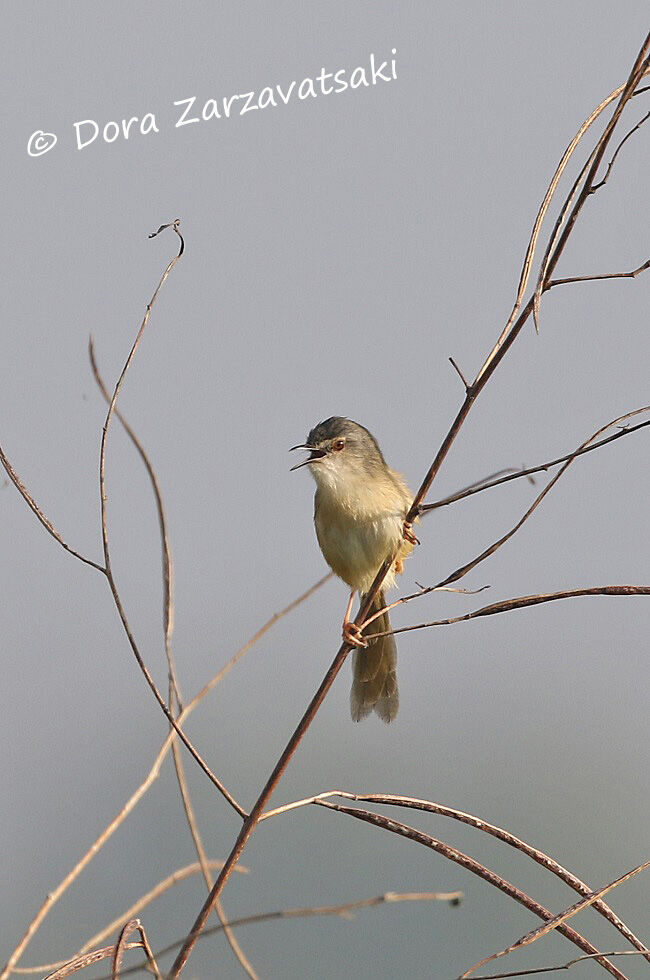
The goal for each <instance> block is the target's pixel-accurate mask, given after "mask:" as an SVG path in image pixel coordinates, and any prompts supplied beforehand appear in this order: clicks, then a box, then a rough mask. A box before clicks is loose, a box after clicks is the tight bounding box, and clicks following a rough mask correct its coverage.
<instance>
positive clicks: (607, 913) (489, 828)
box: [261, 790, 650, 962]
mask: <svg viewBox="0 0 650 980" xmlns="http://www.w3.org/2000/svg"><path fill="white" fill-rule="evenodd" d="M332 797H339V798H342V799H346V800H352V801H355V802H361V803H376V804H379V805H382V806H397V807H405V808H407V809H413V810H421V811H424V812H426V813H435V814H436V815H437V816H442V817H450V818H451V819H452V820H457V821H459V822H460V823H463V824H467V825H468V826H470V827H474V828H475V829H476V830H480V831H482V832H483V833H486V834H489V835H490V836H491V837H495V838H496V839H497V840H500V841H502V842H503V843H505V844H508V845H509V846H510V847H513V848H515V849H516V850H517V851H520V852H521V853H522V854H525V855H526V856H527V857H529V858H531V859H532V860H533V861H535V862H536V863H537V864H539V865H541V866H542V867H543V868H545V869H546V870H547V871H550V872H551V873H552V874H554V875H555V876H556V877H557V878H559V879H560V880H561V881H563V882H565V884H567V885H568V886H569V887H570V888H572V889H573V890H574V891H576V892H578V894H580V895H583V896H590V895H592V894H593V892H592V889H591V888H590V887H589V886H588V885H587V884H586V883H585V882H584V881H582V880H581V879H580V878H578V877H577V876H576V875H574V874H573V873H572V872H570V871H568V870H567V869H566V868H564V867H562V865H561V864H559V863H558V862H557V861H555V860H554V859H553V858H552V857H549V855H548V854H545V853H544V852H543V851H540V850H539V848H536V847H533V846H532V844H528V843H527V842H526V841H524V840H522V839H521V838H519V837H515V835H514V834H511V833H510V831H508V830H504V829H503V828H502V827H497V826H496V825H495V824H491V823H488V822H487V821H486V820H483V819H482V818H481V817H476V816H474V815H473V814H471V813H464V812H463V811H462V810H455V809H453V808H452V807H448V806H444V805H442V804H440V803H433V802H431V801H430V800H419V799H415V798H414V797H410V796H396V795H394V794H392V793H391V794H389V793H347V792H344V791H343V790H330V791H328V792H326V793H318V794H317V795H316V796H311V797H308V798H307V799H304V800H297V801H295V802H293V803H286V804H285V805H284V806H281V807H278V808H277V809H275V810H268V811H267V812H266V813H264V814H263V815H262V817H261V820H267V819H268V818H269V817H273V816H278V815H279V814H282V813H287V812H288V811H290V810H295V809H298V808H299V807H303V806H308V805H311V804H316V803H318V801H319V800H325V799H331V798H332ZM594 909H595V910H596V911H597V912H599V913H600V914H601V915H602V916H604V918H606V919H607V920H608V922H610V923H611V924H612V925H613V926H614V927H615V928H616V929H618V931H619V932H620V933H621V935H622V936H624V937H625V938H626V939H627V940H628V941H629V942H630V943H631V944H632V945H633V946H635V947H636V950H637V951H638V952H640V953H642V954H643V955H644V956H645V957H646V959H647V960H648V961H649V962H650V951H649V950H648V948H647V946H646V945H645V944H644V943H643V942H642V941H641V940H640V939H638V937H637V936H635V934H634V933H633V932H632V931H631V929H629V928H628V926H627V925H626V924H625V923H624V922H623V921H622V920H621V919H620V918H619V916H618V915H617V914H616V913H615V912H614V911H613V910H612V909H611V908H610V907H609V905H607V904H606V903H605V902H603V901H602V900H601V899H598V900H596V901H595V902H594Z"/></svg>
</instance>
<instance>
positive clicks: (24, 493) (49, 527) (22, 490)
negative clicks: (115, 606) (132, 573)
mask: <svg viewBox="0 0 650 980" xmlns="http://www.w3.org/2000/svg"><path fill="white" fill-rule="evenodd" d="M0 463H2V465H3V466H4V468H5V470H6V471H7V476H8V477H9V479H10V480H11V482H12V483H13V485H14V486H15V488H16V490H17V491H18V493H19V494H20V495H21V497H22V498H23V500H24V501H25V503H26V504H27V505H28V506H29V507H30V509H31V510H32V511H33V512H34V514H36V516H37V517H38V519H39V521H40V522H41V524H42V525H43V527H44V528H45V530H46V531H47V532H48V533H49V534H51V535H52V537H53V538H54V540H55V541H58V542H59V544H60V545H61V547H62V548H65V550H66V551H67V552H68V553H69V554H70V555H73V556H74V557H75V558H78V559H79V561H82V562H83V563H84V564H85V565H91V566H92V568H96V569H97V571H98V572H104V574H106V569H105V568H104V566H103V565H98V564H97V562H96V561H93V560H92V559H91V558H86V557H85V555H82V554H80V553H79V552H78V551H75V549H74V548H71V547H70V545H69V544H66V542H65V541H64V540H63V538H62V537H61V535H60V534H59V532H58V531H57V529H56V528H55V527H54V524H53V523H52V521H51V520H50V519H49V517H46V515H45V514H44V513H43V511H42V510H41V508H40V507H39V506H38V504H37V503H36V501H35V500H34V498H33V497H32V495H31V494H30V492H29V490H28V489H27V487H26V486H25V485H24V483H23V482H22V480H21V479H20V477H19V476H18V474H17V473H16V471H15V469H14V468H13V466H12V465H11V463H10V462H9V460H8V459H7V457H6V456H5V453H4V450H3V449H2V446H0Z"/></svg>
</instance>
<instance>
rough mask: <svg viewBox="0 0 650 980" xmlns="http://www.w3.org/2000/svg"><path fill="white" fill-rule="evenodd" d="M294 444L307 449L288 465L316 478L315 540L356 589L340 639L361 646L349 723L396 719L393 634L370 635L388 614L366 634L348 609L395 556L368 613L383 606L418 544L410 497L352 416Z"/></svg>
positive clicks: (384, 623)
mask: <svg viewBox="0 0 650 980" xmlns="http://www.w3.org/2000/svg"><path fill="white" fill-rule="evenodd" d="M293 449H307V450H309V452H310V455H309V456H308V458H307V459H305V460H303V461H302V463H298V464H297V465H296V466H292V467H291V469H292V470H297V469H299V467H301V466H309V469H310V472H311V474H312V476H313V477H314V480H315V481H316V495H315V497H314V525H315V527H316V537H317V538H318V543H319V545H320V548H321V551H322V552H323V557H324V558H325V561H326V562H327V564H328V565H329V566H330V568H331V569H332V571H333V572H334V573H335V574H336V575H338V576H339V578H341V579H343V581H344V582H346V583H347V584H348V585H349V587H350V589H351V590H352V591H351V593H350V599H349V601H348V605H347V609H346V612H345V616H344V618H343V639H344V640H346V641H347V642H348V643H351V644H352V645H353V646H355V647H356V648H357V649H355V651H354V653H353V658H352V675H353V680H352V690H351V692H350V710H351V713H352V720H353V721H361V719H362V718H365V717H366V716H367V715H369V714H370V713H371V711H375V712H376V713H377V714H378V715H379V717H380V718H381V719H382V721H385V722H391V721H393V719H394V718H395V716H396V715H397V710H398V708H399V692H398V688H397V647H396V644H395V637H394V636H378V637H377V638H376V639H374V640H373V639H371V637H372V636H373V634H374V633H380V632H381V633H383V632H385V631H387V630H390V628H391V626H390V621H389V618H388V613H387V612H384V613H382V614H381V615H380V616H378V617H377V619H374V620H373V622H372V623H371V624H369V625H368V626H367V627H366V629H365V630H364V631H363V632H361V630H360V629H359V628H358V627H357V626H355V625H354V623H353V622H351V621H350V610H351V609H352V603H353V601H354V594H355V592H358V593H359V597H360V600H361V601H362V602H363V597H364V595H365V593H366V592H367V591H368V590H369V589H370V586H371V585H372V583H373V581H374V579H375V576H376V575H377V572H378V571H379V569H380V567H381V565H382V564H383V562H384V561H385V559H386V558H388V557H389V555H395V559H394V561H393V564H392V566H391V568H390V570H389V572H388V574H387V575H386V578H385V579H384V583H383V586H382V589H381V591H380V592H379V593H378V594H377V596H376V597H375V599H374V601H373V604H372V607H371V609H370V612H369V613H368V618H370V617H371V616H373V615H374V614H375V613H377V612H379V610H380V609H383V608H384V606H385V605H386V601H385V598H384V589H386V588H389V587H390V586H391V585H393V584H394V582H395V575H396V574H399V573H401V571H402V563H403V561H404V559H405V558H406V557H407V556H408V555H409V554H410V553H411V551H412V550H413V546H414V545H415V544H417V538H416V537H415V535H414V534H413V532H412V530H411V526H410V524H407V523H406V516H407V514H408V511H409V509H410V507H411V504H412V502H413V494H412V493H411V491H410V490H409V488H408V487H407V485H406V483H405V481H404V478H403V477H402V476H401V474H400V473H396V472H395V470H392V469H390V467H389V466H387V464H386V461H385V459H384V457H383V456H382V453H381V450H380V448H379V446H378V445H377V441H376V439H375V438H374V436H372V435H371V433H370V432H368V430H367V429H365V428H364V427H363V426H362V425H359V423H358V422H353V421H352V420H351V419H346V418H339V417H337V416H334V417H333V418H330V419H326V420H325V421H324V422H320V423H319V424H318V425H317V426H316V427H315V428H314V429H312V430H311V432H310V433H309V435H308V436H307V442H306V443H304V444H302V445H300V446H293Z"/></svg>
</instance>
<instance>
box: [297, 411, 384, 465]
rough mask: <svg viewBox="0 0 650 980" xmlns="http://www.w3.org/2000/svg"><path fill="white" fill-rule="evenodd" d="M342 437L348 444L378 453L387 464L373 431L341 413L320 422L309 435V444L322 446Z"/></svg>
mask: <svg viewBox="0 0 650 980" xmlns="http://www.w3.org/2000/svg"><path fill="white" fill-rule="evenodd" d="M341 438H344V439H345V440H346V441H347V442H348V444H352V445H356V447H358V448H359V449H365V450H366V451H367V452H369V453H371V454H372V455H374V453H377V454H378V456H379V457H380V459H381V461H382V462H383V463H384V464H385V460H384V457H383V456H382V453H381V450H380V448H379V446H378V445H377V440H376V439H375V437H374V436H373V435H372V433H370V432H368V430H367V429H366V428H364V426H363V425H359V423H358V422H353V421H352V419H346V418H342V417H341V416H339V415H333V416H332V418H329V419H325V421H324V422H319V423H318V425H317V426H315V427H314V428H313V429H312V430H311V432H310V433H309V435H308V436H307V445H308V446H322V445H323V444H324V443H328V442H331V440H332V439H341Z"/></svg>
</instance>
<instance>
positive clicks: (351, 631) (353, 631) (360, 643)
mask: <svg viewBox="0 0 650 980" xmlns="http://www.w3.org/2000/svg"><path fill="white" fill-rule="evenodd" d="M342 632H343V639H344V641H345V642H346V643H349V644H350V646H353V647H361V648H363V647H367V646H368V641H367V640H365V639H364V638H363V635H362V633H361V628H360V627H359V626H357V624H356V623H351V622H347V623H343V630H342Z"/></svg>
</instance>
